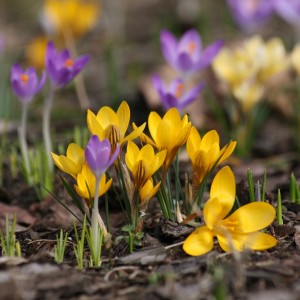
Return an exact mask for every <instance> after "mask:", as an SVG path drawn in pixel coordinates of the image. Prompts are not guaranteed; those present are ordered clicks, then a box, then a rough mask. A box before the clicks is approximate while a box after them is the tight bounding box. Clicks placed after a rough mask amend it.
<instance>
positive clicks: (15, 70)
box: [10, 64, 23, 78]
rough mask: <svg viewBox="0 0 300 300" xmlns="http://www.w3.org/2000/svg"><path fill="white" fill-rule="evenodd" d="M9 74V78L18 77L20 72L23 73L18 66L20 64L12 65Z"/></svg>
mask: <svg viewBox="0 0 300 300" xmlns="http://www.w3.org/2000/svg"><path fill="white" fill-rule="evenodd" d="M10 74H11V78H19V77H20V76H21V74H23V70H22V68H21V67H20V65H18V64H15V65H13V66H12V68H11V71H10Z"/></svg>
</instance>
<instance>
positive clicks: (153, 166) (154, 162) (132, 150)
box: [125, 141, 167, 190]
mask: <svg viewBox="0 0 300 300" xmlns="http://www.w3.org/2000/svg"><path fill="white" fill-rule="evenodd" d="M166 154H167V150H163V151H160V152H158V153H157V154H155V153H154V149H153V147H152V146H151V145H149V144H147V145H145V146H144V147H142V149H139V148H138V146H137V145H136V144H135V143H133V142H132V141H129V142H128V145H127V152H126V154H125V161H126V165H127V167H128V169H129V170H130V171H131V173H132V175H133V178H134V182H135V187H136V189H138V190H139V189H140V188H142V186H144V185H145V183H146V181H147V180H148V179H149V178H151V176H152V175H153V174H154V173H155V172H156V171H157V170H158V169H159V168H160V167H161V165H162V164H163V162H164V160H165V158H166Z"/></svg>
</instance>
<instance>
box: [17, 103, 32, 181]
mask: <svg viewBox="0 0 300 300" xmlns="http://www.w3.org/2000/svg"><path fill="white" fill-rule="evenodd" d="M27 115H28V103H24V104H23V108H22V118H21V125H20V127H19V129H18V133H19V139H20V146H21V152H22V157H23V160H24V164H25V172H26V178H27V181H28V183H29V184H32V176H31V175H32V174H31V167H30V162H29V153H28V145H27V141H26V131H27Z"/></svg>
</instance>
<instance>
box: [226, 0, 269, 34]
mask: <svg viewBox="0 0 300 300" xmlns="http://www.w3.org/2000/svg"><path fill="white" fill-rule="evenodd" d="M227 2H228V5H229V7H230V9H231V12H232V15H233V17H234V19H235V21H236V22H237V23H238V25H239V26H240V27H241V28H242V29H243V30H245V31H247V32H251V31H253V30H254V29H255V28H257V27H259V26H260V25H262V24H263V23H264V22H266V21H267V19H268V18H269V17H270V16H271V14H272V12H273V6H272V0H242V1H241V0H227Z"/></svg>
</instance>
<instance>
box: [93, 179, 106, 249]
mask: <svg viewBox="0 0 300 300" xmlns="http://www.w3.org/2000/svg"><path fill="white" fill-rule="evenodd" d="M100 179H101V176H96V187H95V196H94V206H93V210H92V235H93V243H94V249H95V251H96V250H97V249H98V248H99V247H100V245H99V226H100V228H101V229H102V230H103V235H104V237H106V236H107V229H106V226H105V224H104V222H103V220H102V218H101V216H100V214H99V209H98V205H99V187H100Z"/></svg>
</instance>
